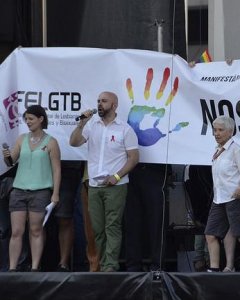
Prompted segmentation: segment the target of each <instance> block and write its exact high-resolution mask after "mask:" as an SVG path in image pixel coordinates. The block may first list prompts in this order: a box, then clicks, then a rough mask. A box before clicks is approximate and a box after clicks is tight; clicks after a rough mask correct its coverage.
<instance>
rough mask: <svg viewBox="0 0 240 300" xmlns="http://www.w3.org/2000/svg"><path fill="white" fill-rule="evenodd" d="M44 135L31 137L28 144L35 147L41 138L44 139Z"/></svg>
mask: <svg viewBox="0 0 240 300" xmlns="http://www.w3.org/2000/svg"><path fill="white" fill-rule="evenodd" d="M44 135H45V134H44V133H43V134H42V135H41V136H36V137H35V136H31V137H30V142H31V143H32V144H33V145H36V144H38V143H39V142H40V141H41V140H42V139H43V137H44Z"/></svg>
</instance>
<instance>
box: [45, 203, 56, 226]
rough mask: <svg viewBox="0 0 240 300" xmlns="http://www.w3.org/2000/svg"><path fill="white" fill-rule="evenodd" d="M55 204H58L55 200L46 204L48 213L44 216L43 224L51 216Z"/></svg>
mask: <svg viewBox="0 0 240 300" xmlns="http://www.w3.org/2000/svg"><path fill="white" fill-rule="evenodd" d="M55 205H56V204H55V203H54V202H51V203H50V204H48V205H47V206H46V208H45V209H46V214H45V217H44V220H43V226H44V225H45V224H46V222H47V220H48V218H49V217H50V215H51V212H52V210H53V209H54V207H55Z"/></svg>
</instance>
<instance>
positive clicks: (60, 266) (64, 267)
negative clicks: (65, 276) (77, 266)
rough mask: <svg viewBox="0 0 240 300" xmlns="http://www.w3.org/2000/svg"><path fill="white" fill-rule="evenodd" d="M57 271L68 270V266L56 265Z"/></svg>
mask: <svg viewBox="0 0 240 300" xmlns="http://www.w3.org/2000/svg"><path fill="white" fill-rule="evenodd" d="M57 272H70V270H69V268H68V267H67V266H64V265H58V267H57Z"/></svg>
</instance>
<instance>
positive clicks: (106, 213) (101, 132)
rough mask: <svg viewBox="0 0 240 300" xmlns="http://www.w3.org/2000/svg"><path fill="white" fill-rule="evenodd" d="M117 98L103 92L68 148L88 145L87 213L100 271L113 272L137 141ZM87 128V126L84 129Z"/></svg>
mask: <svg viewBox="0 0 240 300" xmlns="http://www.w3.org/2000/svg"><path fill="white" fill-rule="evenodd" d="M117 106H118V98H117V96H116V94H114V93H112V92H103V93H101V94H100V95H99V98H98V115H99V117H100V118H97V119H92V120H91V121H90V122H89V123H88V124H87V122H88V121H89V120H90V119H91V117H92V112H91V111H90V110H88V111H86V112H84V113H83V114H84V116H85V117H86V118H83V119H81V120H80V122H79V124H78V126H77V128H75V130H74V131H73V132H72V134H71V137H70V145H71V146H75V147H77V146H80V145H82V144H84V143H85V142H88V175H89V194H88V196H89V213H90V218H91V222H92V226H93V231H94V235H95V241H96V245H97V250H98V254H99V257H100V267H101V271H104V272H109V271H117V270H118V269H119V263H118V258H119V254H120V249H121V239H122V228H121V227H122V216H123V211H124V206H125V199H126V193H127V183H128V173H129V171H131V170H132V169H133V168H134V167H135V165H136V164H137V162H138V156H139V154H138V139H137V136H136V134H135V132H134V130H133V129H132V128H131V127H130V126H129V125H128V124H127V123H126V122H123V121H121V120H120V119H119V118H118V117H117V114H116V109H117ZM86 124H87V126H85V125H86Z"/></svg>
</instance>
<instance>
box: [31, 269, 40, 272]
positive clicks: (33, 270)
mask: <svg viewBox="0 0 240 300" xmlns="http://www.w3.org/2000/svg"><path fill="white" fill-rule="evenodd" d="M30 272H40V269H31V270H30Z"/></svg>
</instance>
